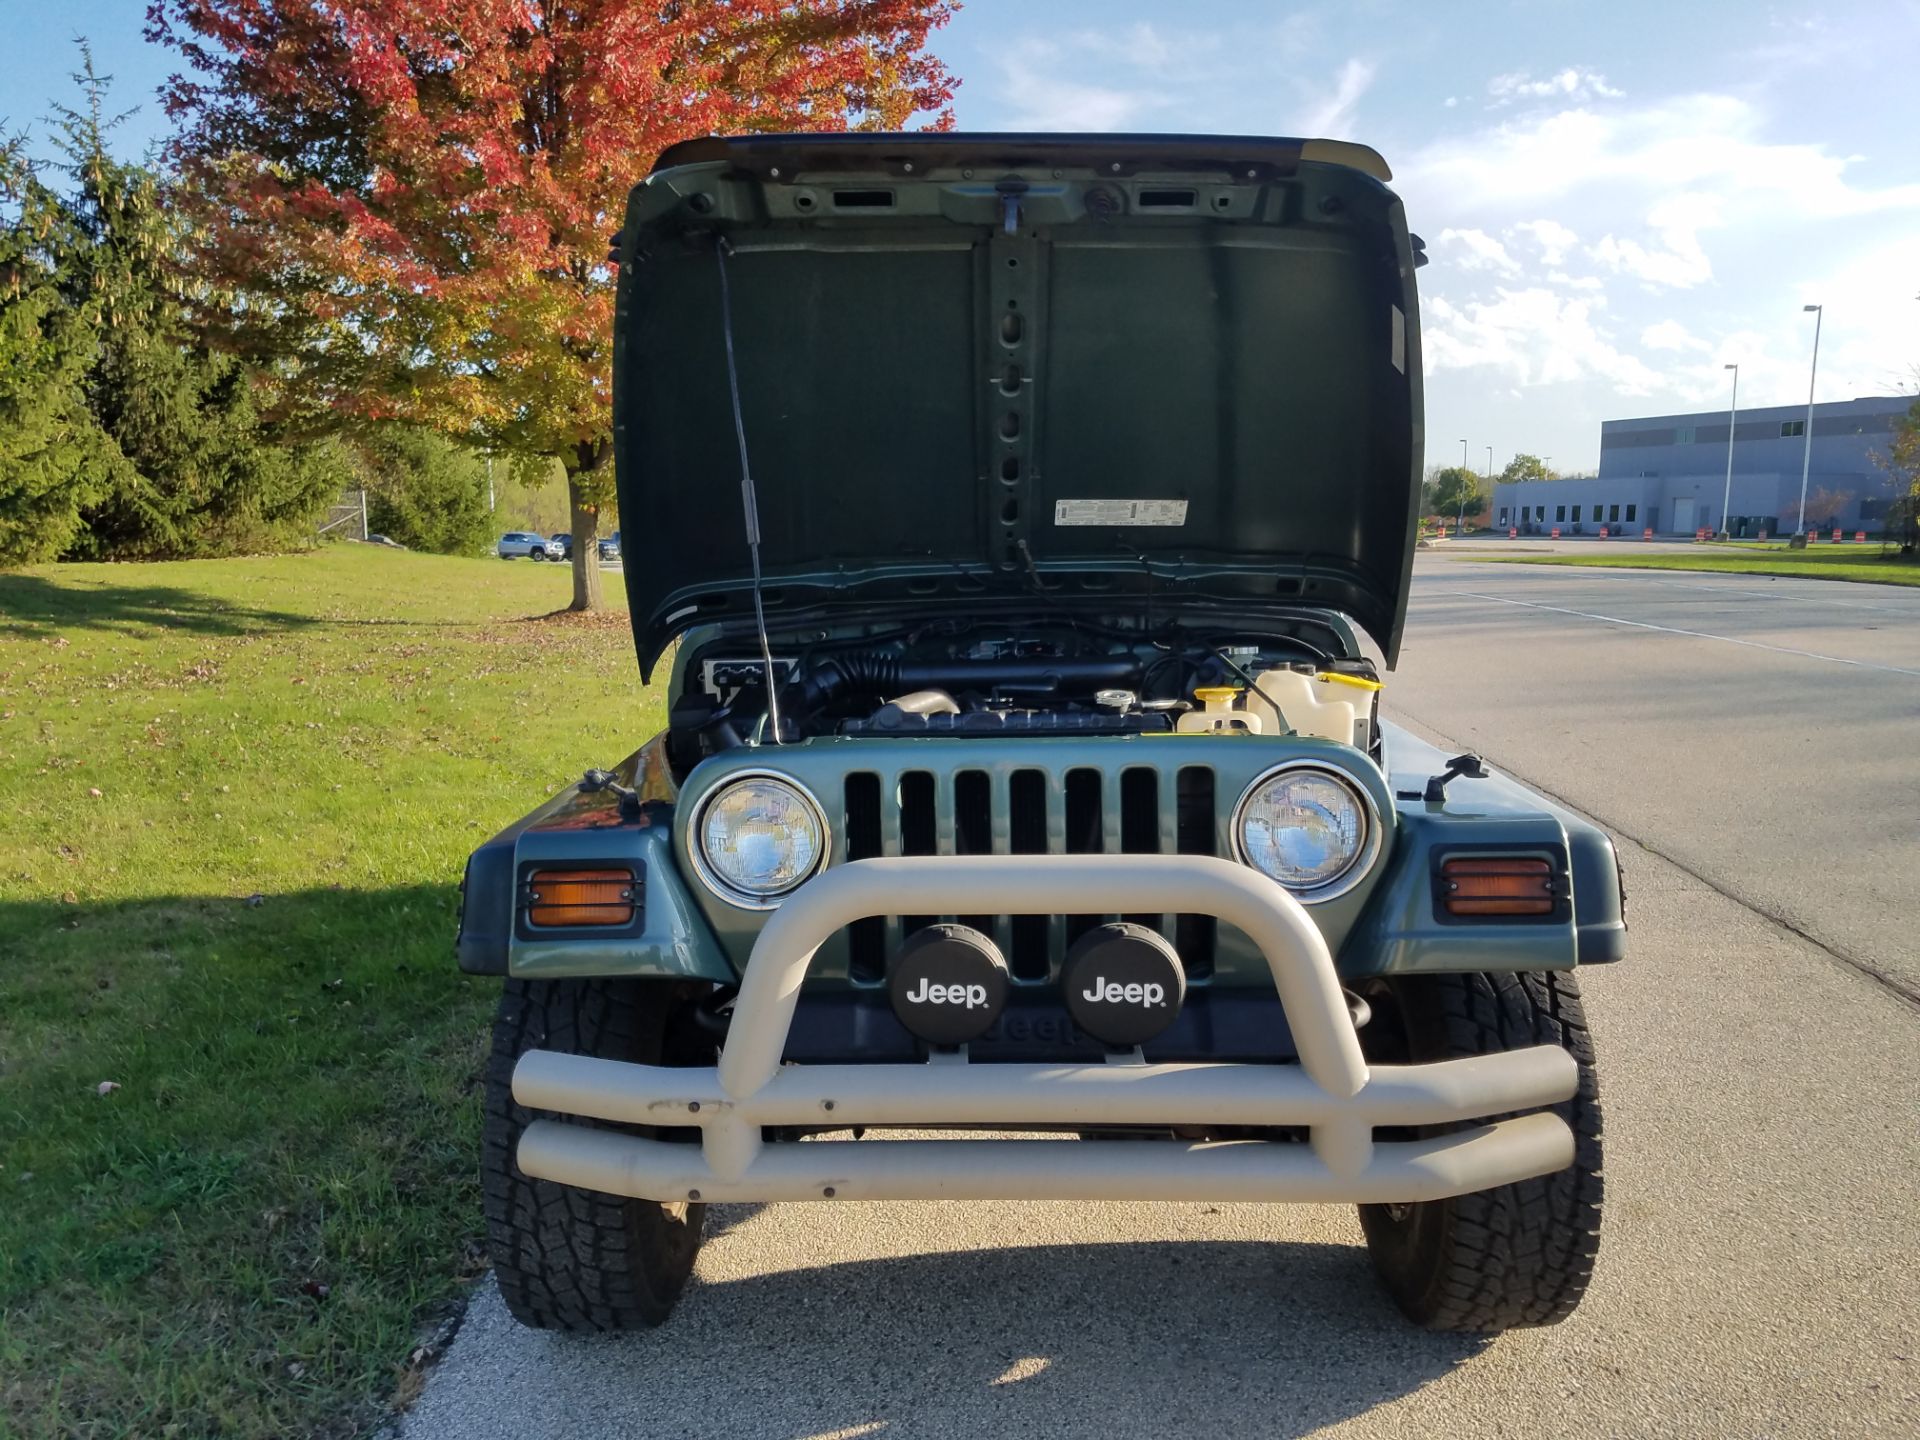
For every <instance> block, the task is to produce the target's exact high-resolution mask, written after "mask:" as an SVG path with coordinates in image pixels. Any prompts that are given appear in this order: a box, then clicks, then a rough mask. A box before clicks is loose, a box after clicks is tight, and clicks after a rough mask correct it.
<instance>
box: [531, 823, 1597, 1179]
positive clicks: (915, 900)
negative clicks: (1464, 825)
mask: <svg viewBox="0 0 1920 1440" xmlns="http://www.w3.org/2000/svg"><path fill="white" fill-rule="evenodd" d="M1155 910H1159V911H1185V912H1201V913H1208V914H1212V915H1216V916H1218V917H1219V918H1220V919H1223V920H1226V921H1227V922H1229V923H1230V924H1233V925H1237V926H1239V927H1240V928H1241V929H1242V930H1244V931H1245V932H1246V933H1247V934H1248V936H1249V937H1250V938H1252V939H1253V941H1254V942H1255V943H1256V944H1257V945H1258V946H1259V947H1260V949H1261V952H1262V953H1263V954H1264V955H1265V957H1266V959H1267V963H1268V966H1269V968H1270V969H1271V971H1272V973H1273V979H1274V986H1275V988H1276V989H1277V990H1278V992H1279V995H1280V1000H1281V1003H1282V1005H1283V1006H1284V1007H1285V1009H1286V1013H1287V1019H1288V1023H1289V1025H1290V1026H1291V1028H1292V1030H1293V1033H1294V1038H1295V1043H1296V1045H1297V1047H1298V1050H1299V1055H1300V1063H1299V1065H1297V1066H1292V1065H1242V1064H1209V1065H1140V1064H1106V1065H1098V1064H1096V1065H970V1064H967V1063H966V1062H965V1061H964V1059H962V1058H959V1057H938V1058H936V1059H935V1060H933V1061H930V1062H928V1063H926V1064H920V1065H806V1066H792V1065H788V1066H783V1065H782V1064H781V1060H780V1057H781V1053H782V1051H783V1050H784V1049H785V1046H786V1040H787V1031H788V1029H789V1027H790V1026H791V1024H792V1021H793V1012H794V1006H795V1004H796V1003H797V1001H798V998H799V993H800V985H801V982H802V980H803V979H804V978H805V975H806V971H807V967H808V965H809V964H810V963H811V961H812V958H813V954H814V952H815V951H816V950H817V949H818V948H819V946H820V944H821V943H822V942H823V941H824V940H826V938H827V937H828V936H830V935H832V934H833V933H834V932H835V931H836V930H838V929H840V928H841V927H843V926H845V925H847V924H849V923H851V922H852V921H854V920H858V919H861V918H863V917H865V916H868V915H876V914H900V913H905V914H935V915H939V914H947V915H952V914H977V913H994V914H1055V913H1075V914H1101V913H1117V912H1132V911H1155ZM1578 1081H1579V1076H1578V1070H1577V1067H1576V1066H1575V1064H1574V1061H1573V1058H1572V1056H1570V1055H1569V1054H1568V1053H1567V1052H1566V1051H1564V1050H1561V1049H1559V1048H1557V1047H1553V1046H1537V1047H1532V1048H1529V1049H1525V1050H1517V1051H1512V1052H1508V1053H1505V1054H1500V1055H1484V1056H1474V1057H1469V1058H1465V1059H1459V1060H1449V1061H1442V1062H1438V1063H1434V1064H1428V1065H1395V1066H1381V1067H1378V1068H1376V1069H1374V1070H1373V1071H1371V1072H1369V1070H1368V1067H1367V1065H1366V1062H1365V1060H1364V1058H1363V1057H1362V1055H1361V1053H1360V1045H1359V1041H1358V1039H1357V1038H1356V1036H1355V1034H1354V1031H1353V1026H1352V1022H1351V1020H1350V1019H1349V1016H1348V1013H1347V1009H1346V1005H1345V1002H1344V1000H1343V999H1342V997H1341V994H1340V985H1339V980H1338V977H1337V975H1336V973H1335V971H1334V966H1333V959H1332V956H1331V955H1330V954H1328V952H1327V947H1326V942H1325V941H1324V940H1323V939H1322V938H1321V935H1320V932H1319V930H1318V929H1317V928H1316V927H1315V926H1314V924H1313V922H1312V920H1311V919H1309V918H1308V916H1307V914H1306V912H1305V910H1303V909H1302V908H1301V906H1300V905H1299V903H1298V902H1297V901H1296V900H1294V898H1293V897H1292V896H1291V895H1289V894H1287V892H1286V891H1285V890H1283V889H1282V888H1281V887H1279V886H1277V885H1274V884H1273V883H1272V882H1270V881H1268V880H1267V879H1265V877H1263V876H1260V875H1258V874H1256V873H1254V872H1253V871H1250V870H1248V869H1246V868H1245V867H1243V866H1239V865H1234V864H1230V863H1228V862H1226V861H1224V860H1216V859H1212V858H1209V857H1205V856H1166V855H1152V856H1121V855H1106V856H1017V857H1010V856H938V857H915V858H900V859H876V860H861V861H855V862H853V863H851V864H847V865H841V866H838V867H836V868H834V869H832V870H829V871H828V872H827V873H826V874H824V875H822V876H820V877H818V878H817V879H815V880H812V881H810V882H808V884H807V885H806V886H804V887H803V888H802V889H801V890H800V891H798V892H797V893H796V894H795V895H794V896H793V897H792V898H790V899H789V900H787V901H786V902H785V904H783V905H782V906H781V908H780V909H779V911H777V912H776V913H775V915H774V916H773V918H772V919H771V920H770V921H769V922H768V924H767V926H766V928H765V929H764V930H763V931H762V932H761V935H760V938H759V940H758V942H757V943H756V944H755V946H754V950H753V955H752V958H751V959H750V960H749V962H748V965H747V969H746V974H745V977H744V979H743V982H742V985H741V989H740V995H739V998H738V999H737V1000H736V1001H735V1004H734V1013H733V1020H732V1023H731V1026H730V1028H729V1031H728V1035H727V1041H726V1046H725V1050H724V1052H723V1053H722V1055H721V1057H720V1062H719V1064H718V1065H717V1066H713V1067H699V1068H666V1067H659V1066H647V1065H631V1064H625V1063H622V1062H619V1061H611V1060H597V1059H592V1058H588V1057H582V1056H575V1055H563V1054H558V1053H555V1052H551V1051H539V1050H536V1051H529V1052H528V1053H527V1054H526V1055H524V1056H522V1057H521V1059H520V1062H519V1064H518V1066H517V1067H516V1069H515V1071H514V1079H513V1089H514V1098H515V1099H516V1100H518V1101H519V1102H520V1103H521V1104H522V1105H525V1106H527V1107H528V1108H530V1109H536V1110H545V1111H551V1112H555V1113H559V1114H564V1115H580V1116H590V1117H593V1118H595V1119H600V1120H610V1121H615V1122H620V1123H626V1124H633V1125H641V1126H651V1127H676V1128H678V1127H691V1126H697V1127H699V1128H700V1130H701V1133H702V1138H703V1143H702V1145H701V1146H700V1147H699V1148H698V1149H695V1148H694V1147H693V1146H691V1145H684V1144H675V1143H670V1142H664V1141H658V1140H648V1139H643V1138H640V1137H638V1136H632V1135H623V1134H619V1133H616V1132H612V1131H607V1130H595V1129H589V1128H586V1127H582V1126H571V1125H565V1124H560V1123H556V1122H553V1121H544V1120H543V1121H536V1122H534V1123H533V1124H532V1125H530V1126H528V1128H527V1130H526V1132H525V1134H524V1135H523V1136H522V1138H521V1142H520V1149H519V1163H520V1168H521V1169H522V1170H524V1171H525V1172H526V1173H527V1174H529V1175H533V1176H537V1177H539V1178H543V1179H548V1180H554V1181H558V1182H560V1183H563V1184H569V1185H579V1186H582V1187H584V1188H587V1189H592V1190H600V1191H605V1192H607V1193H611V1194H619V1195H633V1196H639V1197H641V1198H645V1199H652V1200H680V1199H688V1198H696V1199H739V1200H800V1199H918V1198H934V1197H938V1198H951V1199H962V1198H971V1199H1007V1198H1034V1199H1040V1198H1059V1199H1068V1198H1112V1199H1170V1200H1171V1199H1180V1200H1208V1199H1211V1200H1344V1201H1370V1202H1388V1201H1397V1202H1409V1201H1415V1200H1425V1199H1433V1198H1437V1197H1438V1196H1442V1195H1452V1194H1460V1193H1464V1192H1466V1191H1471V1190H1479V1189H1485V1188H1487V1187H1489V1186H1493V1185H1500V1184H1505V1183H1507V1182H1509V1181H1512V1180H1520V1179H1525V1178H1528V1177H1530V1176H1534V1175H1541V1174H1546V1173H1549V1172H1551V1171H1554V1170H1558V1169H1562V1168H1564V1167H1565V1166H1566V1165H1568V1164H1570V1163H1572V1160H1573V1136H1572V1133H1571V1132H1570V1131H1569V1130H1568V1129H1567V1127H1566V1125H1565V1124H1564V1123H1563V1122H1562V1121H1561V1120H1560V1119H1559V1118H1558V1117H1557V1116H1553V1115H1546V1114H1534V1115H1524V1116H1520V1117H1518V1118H1514V1119H1508V1120H1504V1121H1499V1122H1496V1123H1493V1124H1488V1125H1481V1126H1477V1127H1474V1128H1472V1129H1469V1130H1463V1131H1458V1132H1455V1133H1453V1134H1449V1135H1445V1136H1439V1137H1434V1138H1431V1139H1426V1140H1396V1141H1383V1142H1375V1140H1374V1138H1373V1130H1374V1128H1375V1127H1379V1126H1391V1127H1413V1126H1431V1125H1442V1124H1450V1123H1456V1122H1462V1121H1467V1120H1473V1119H1478V1118H1480V1117H1482V1116H1486V1115H1492V1114H1510V1113H1511V1112H1514V1111H1522V1110H1529V1109H1533V1108H1535V1107H1539V1106H1545V1105H1552V1104H1555V1103H1558V1102H1559V1101H1562V1100H1566V1099H1568V1098H1570V1097H1571V1096H1572V1094H1573V1093H1574V1090H1575V1088H1576V1086H1577V1085H1578ZM770 1125H791V1126H822V1125H824V1126H832V1127H836V1128H837V1127H840V1126H855V1125H894V1126H919V1125H927V1126H971V1127H977V1128H982V1129H991V1128H994V1127H996V1126H1016V1127H1017V1126H1021V1125H1074V1126H1083V1127H1089V1128H1091V1127H1104V1126H1111V1125H1250V1126H1290V1127H1292V1126H1302V1127H1306V1128H1307V1129H1308V1130H1309V1133H1310V1135H1311V1139H1312V1145H1311V1148H1309V1147H1305V1146H1300V1145H1294V1144H1287V1143H1281V1142H1272V1141H1234V1142H1226V1143H1220V1144H1189V1143H1184V1142H1175V1141H1155V1142H1140V1143H1136V1142H1078V1141H1068V1142H1062V1141H1039V1140H1018V1141H982V1140H932V1141H889V1142H884V1143H879V1142H876V1143H855V1142H849V1141H808V1142H805V1143H783V1144H774V1145H768V1144H765V1143H763V1141H762V1139H761V1127H763V1126H770Z"/></svg>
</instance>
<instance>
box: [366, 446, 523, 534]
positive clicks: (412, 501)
mask: <svg viewBox="0 0 1920 1440" xmlns="http://www.w3.org/2000/svg"><path fill="white" fill-rule="evenodd" d="M355 448H356V449H357V450H358V451H359V452H360V455H361V461H362V469H363V473H364V475H365V477H366V487H367V528H368V529H370V530H373V531H375V532H376V533H378V534H381V535H385V536H387V537H389V538H390V539H393V540H398V541H399V542H400V543H401V544H402V545H406V546H409V547H411V548H412V549H415V550H433V551H437V552H439V553H440V554H442V555H478V554H481V553H482V552H484V551H485V550H486V548H487V544H488V542H489V541H490V540H491V539H492V538H493V535H492V532H493V515H492V513H491V512H490V511H489V510H488V509H487V478H486V473H485V470H484V468H483V467H484V465H485V462H484V461H483V460H482V459H481V458H480V457H479V456H477V455H475V454H474V453H473V452H472V451H471V450H468V449H466V448H465V447H464V446H461V445H459V444H457V443H456V442H454V441H452V440H449V439H447V438H446V437H445V436H444V435H440V434H438V433H436V432H435V431H432V430H427V429H423V428H421V427H420V426H417V425H383V426H381V427H380V428H379V429H378V430H376V431H374V432H373V433H372V434H371V435H369V436H366V437H364V438H362V439H361V440H359V441H358V442H357V443H356V446H355Z"/></svg>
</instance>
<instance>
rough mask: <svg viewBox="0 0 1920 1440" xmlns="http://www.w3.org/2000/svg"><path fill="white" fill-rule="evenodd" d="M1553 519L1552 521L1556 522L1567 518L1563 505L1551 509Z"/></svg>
mask: <svg viewBox="0 0 1920 1440" xmlns="http://www.w3.org/2000/svg"><path fill="white" fill-rule="evenodd" d="M1553 518H1554V519H1556V520H1564V519H1566V518H1567V507H1566V506H1564V505H1556V506H1554V507H1553Z"/></svg>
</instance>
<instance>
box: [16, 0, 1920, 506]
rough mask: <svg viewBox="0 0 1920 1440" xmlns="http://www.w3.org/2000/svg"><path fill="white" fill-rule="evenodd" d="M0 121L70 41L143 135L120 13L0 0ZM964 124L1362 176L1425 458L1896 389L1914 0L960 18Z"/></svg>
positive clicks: (135, 3)
mask: <svg viewBox="0 0 1920 1440" xmlns="http://www.w3.org/2000/svg"><path fill="white" fill-rule="evenodd" d="M0 8H4V10H5V11H7V12H8V14H7V20H8V27H7V28H8V32H9V42H8V46H7V48H6V49H5V51H4V52H0V117H4V118H6V119H7V120H9V121H10V122H11V123H12V125H13V126H15V127H18V126H20V125H21V124H23V123H26V122H31V121H36V120H37V119H38V118H39V117H40V116H41V115H43V114H44V113H45V112H46V106H47V100H48V98H49V96H50V95H51V94H54V93H57V92H58V91H59V90H60V89H61V88H62V76H63V75H64V74H65V72H66V71H68V70H70V69H71V68H72V60H71V49H70V37H71V36H72V35H73V34H75V33H76V32H82V31H83V32H85V33H86V34H88V35H89V36H90V37H91V38H92V40H93V42H94V45H95V49H96V51H97V52H98V54H99V57H100V63H101V67H102V68H103V69H105V70H108V71H111V72H113V73H114V74H115V76H116V77H117V81H118V89H117V93H118V95H119V97H120V104H121V105H122V106H131V105H135V104H141V105H143V107H144V108H143V111H142V113H141V114H140V115H139V116H138V117H136V119H135V120H134V121H133V122H130V124H129V125H128V127H127V128H126V130H125V131H124V132H123V138H124V142H125V144H126V145H127V146H128V147H129V148H132V149H138V148H139V147H140V145H141V144H143V143H144V142H145V141H147V140H148V139H150V138H151V137H153V136H155V135H157V134H159V133H161V131H162V130H163V128H164V119H163V117H161V116H160V115H159V113H158V109H157V106H155V105H154V104H153V102H152V99H151V94H152V90H153V87H154V85H155V84H157V83H158V82H159V80H160V79H161V78H163V77H164V75H165V74H166V73H167V71H168V69H169V68H170V66H169V64H168V58H167V57H166V56H165V55H162V54H158V53H155V52H154V51H152V50H150V49H149V48H148V47H147V46H146V45H144V43H143V42H142V41H141V39H140V19H141V15H142V13H143V11H144V8H145V7H144V4H143V3H142V0H66V3H64V4H63V3H58V0H47V3H44V4H40V5H33V4H31V3H30V0H0ZM935 48H936V50H937V51H938V52H939V53H940V54H941V56H942V57H943V58H944V59H946V61H947V62H948V64H949V65H950V67H951V68H952V69H953V70H954V71H955V72H956V73H957V74H958V75H959V76H960V77H961V79H962V81H963V83H962V85H961V88H960V92H959V98H958V100H957V102H956V108H957V110H958V114H959V119H960V123H961V124H962V125H963V126H964V127H966V128H968V129H981V130H1000V129H1086V130H1185V131H1223V132H1239V133H1268V134H1282V135H1326V136H1331V137H1336V138H1343V139H1354V140H1361V141H1364V142H1366V143H1368V144H1370V145H1372V146H1374V147H1375V148H1376V149H1378V150H1380V151H1381V152H1382V153H1383V154H1385V155H1386V157H1387V159H1388V161H1389V162H1390V163H1391V164H1392V166H1393V168H1394V171H1395V174H1396V177H1397V179H1396V181H1395V188H1396V189H1397V190H1398V191H1399V192H1400V194H1401V195H1402V196H1403V197H1404V198H1405V200H1406V202H1407V210H1408V215H1409V217H1410V219H1411V221H1412V224H1413V228H1414V229H1415V230H1416V231H1417V232H1418V233H1419V234H1421V235H1422V236H1424V237H1425V239H1426V241H1427V249H1428V253H1429V255H1430V256H1431V257H1432V261H1433V263H1432V264H1430V265H1429V266H1428V267H1427V268H1426V269H1424V270H1422V271H1421V272H1420V284H1421V298H1422V307H1423V312H1424V316H1423V318H1424V325H1425V334H1426V349H1427V417H1428V426H1427V434H1428V458H1429V460H1430V461H1432V462H1434V463H1454V462H1457V461H1458V459H1459V453H1460V448H1459V441H1460V439H1461V438H1465V439H1466V440H1467V441H1468V445H1469V455H1470V457H1471V458H1472V461H1473V463H1474V465H1475V467H1476V468H1479V467H1481V466H1484V464H1485V462H1486V447H1487V446H1488V445H1491V446H1493V449H1494V463H1495V465H1496V467H1497V466H1498V465H1500V464H1503V463H1505V460H1506V458H1507V457H1508V456H1509V455H1511V454H1512V453H1513V452H1514V451H1516V450H1528V451H1532V452H1534V453H1536V454H1545V455H1550V456H1551V457H1552V458H1553V463H1554V465H1555V467H1556V468H1559V469H1563V470H1576V469H1580V468H1585V467H1590V466H1591V465H1593V463H1594V462H1595V461H1596V459H1597V457H1598V447H1599V422H1600V421H1601V420H1603V419H1609V418H1614V417H1617V416H1626V415H1640V414H1657V413H1660V412H1662V411H1667V410H1676V409H1693V408H1712V407H1714V406H1719V405H1724V404H1725V403H1726V396H1727V379H1728V377H1727V375H1726V373H1725V372H1724V371H1723V370H1722V369H1721V366H1722V365H1723V364H1724V363H1725V362H1728V361H1738V362H1739V363H1740V365H1741V372H1740V377H1741V384H1740V397H1741V401H1742V404H1743V407H1744V406H1745V405H1747V404H1752V405H1763V404H1787V403H1792V402H1795V401H1799V400H1804V399H1805V396H1806V384H1807V358H1808V350H1809V348H1810V345H1811V342H1812V325H1811V321H1812V317H1811V316H1806V315H1803V314H1802V313H1801V308H1800V307H1801V305H1802V304H1803V303H1809V302H1821V303H1824V304H1825V305H1826V306H1827V311H1826V318H1825V326H1824V329H1823V331H1822V336H1821V345H1820V386H1819V394H1820V398H1822V399H1844V398H1848V397H1851V396H1855V395H1865V394H1885V393H1890V392H1893V391H1897V390H1902V389H1912V388H1913V387H1914V385H1915V367H1916V366H1920V142H1917V141H1916V139H1915V137H1916V136H1920V83H1916V76H1915V72H1914V68H1913V67H1914V60H1915V57H1916V56H1920V0H1871V3H1865V0H1861V3H1833V4H1776V5H1769V4H1765V3H1760V4H1749V3H1732V0H1688V3H1684V4H1682V3H1672V0H1669V3H1666V4H1659V5H1654V4H1644V3H1613V4H1605V5H1602V4H1593V3H1574V0H1504V3H1491V4H1475V5H1467V4H1463V3H1454V4H1433V3H1425V4H1408V3H1386V0H1354V3H1346V4H1339V3H1335V4H1327V5H1287V4H1266V3H1255V0H1242V3H1203V0H1187V3H1183V4H1180V5H1177V6H1175V5H1167V4H1149V3H1144V0H1044V3H1042V0H1026V3H1019V0H969V3H967V4H966V6H965V8H964V9H963V10H962V12H961V14H960V15H959V16H958V18H956V19H955V20H954V22H953V23H952V25H950V26H949V27H948V28H947V29H946V30H945V31H944V32H942V33H941V34H940V35H939V37H938V39H937V40H936V44H935Z"/></svg>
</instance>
